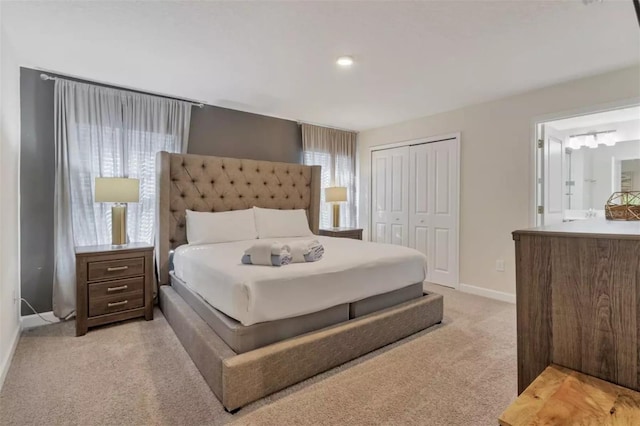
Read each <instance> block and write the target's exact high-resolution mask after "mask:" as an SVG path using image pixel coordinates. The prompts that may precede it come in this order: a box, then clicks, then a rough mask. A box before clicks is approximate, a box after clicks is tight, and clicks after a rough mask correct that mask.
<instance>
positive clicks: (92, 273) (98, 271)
mask: <svg viewBox="0 0 640 426" xmlns="http://www.w3.org/2000/svg"><path fill="white" fill-rule="evenodd" d="M135 275H144V257H135V258H130V259H118V260H108V261H102V262H89V263H88V271H87V279H88V280H89V281H98V280H109V279H113V278H122V277H133V276H135Z"/></svg>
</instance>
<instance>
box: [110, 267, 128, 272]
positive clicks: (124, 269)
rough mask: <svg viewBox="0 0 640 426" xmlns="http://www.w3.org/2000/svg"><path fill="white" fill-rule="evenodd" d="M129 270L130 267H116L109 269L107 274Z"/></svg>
mask: <svg viewBox="0 0 640 426" xmlns="http://www.w3.org/2000/svg"><path fill="white" fill-rule="evenodd" d="M127 269H129V267H128V266H114V267H111V268H107V272H116V271H126V270H127Z"/></svg>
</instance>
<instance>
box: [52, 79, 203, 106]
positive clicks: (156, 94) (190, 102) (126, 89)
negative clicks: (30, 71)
mask: <svg viewBox="0 0 640 426" xmlns="http://www.w3.org/2000/svg"><path fill="white" fill-rule="evenodd" d="M40 79H41V80H44V81H47V80H67V79H66V78H62V77H53V76H50V75H49V74H45V73H41V74H40ZM79 80H83V79H81V78H79ZM67 81H73V80H67ZM85 81H87V82H89V84H94V83H97V84H100V85H106V86H111V87H113V88H116V89H119V90H124V91H126V92H138V93H142V94H147V95H151V96H158V97H161V98H168V99H175V100H177V101H182V102H186V103H188V104H191V105H193V106H195V107H198V108H203V107H204V104H203V103H202V102H194V101H192V100H190V99H181V98H175V97H173V96H169V95H162V94H159V93H153V92H146V91H142V90H136V89H128V88H126V87H123V88H121V87H119V86H112V85H110V84H106V83H98V82H92V81H90V80H84V81H80V83H84V82H85Z"/></svg>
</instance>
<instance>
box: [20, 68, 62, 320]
mask: <svg viewBox="0 0 640 426" xmlns="http://www.w3.org/2000/svg"><path fill="white" fill-rule="evenodd" d="M39 76H40V73H39V72H38V71H36V70H32V69H28V68H21V69H20V127H21V133H22V134H21V140H20V286H21V287H20V289H21V290H20V293H21V295H22V297H23V298H24V299H26V300H28V301H29V303H31V305H33V307H34V308H35V309H36V310H37V311H38V312H47V311H50V310H51V291H52V282H53V188H54V187H53V183H54V182H53V180H54V171H55V169H54V167H55V164H54V162H55V146H54V135H53V133H54V126H53V84H52V82H51V81H42V80H41V79H40V77H39ZM21 307H22V315H30V314H32V313H33V312H32V311H31V310H30V309H29V308H28V307H27V306H26V305H25V304H24V303H22V304H21Z"/></svg>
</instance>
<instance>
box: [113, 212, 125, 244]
mask: <svg viewBox="0 0 640 426" xmlns="http://www.w3.org/2000/svg"><path fill="white" fill-rule="evenodd" d="M111 245H112V246H113V247H114V248H118V247H124V246H126V245H127V205H126V204H122V203H117V204H114V205H113V206H111Z"/></svg>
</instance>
